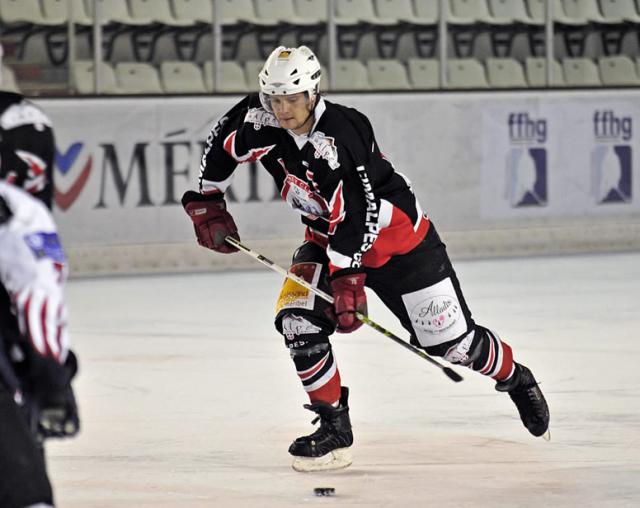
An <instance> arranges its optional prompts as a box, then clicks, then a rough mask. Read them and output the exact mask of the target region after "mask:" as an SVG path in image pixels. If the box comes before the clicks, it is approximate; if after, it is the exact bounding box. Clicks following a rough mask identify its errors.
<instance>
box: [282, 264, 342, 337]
mask: <svg viewBox="0 0 640 508" xmlns="http://www.w3.org/2000/svg"><path fill="white" fill-rule="evenodd" d="M289 271H290V272H291V273H294V274H296V275H297V276H299V277H301V278H303V279H304V280H306V281H307V282H309V283H310V284H313V285H314V286H318V287H320V289H322V290H323V291H327V292H328V291H330V289H329V288H328V287H327V286H326V284H325V281H324V278H325V276H324V275H323V265H322V264H321V263H316V262H311V261H309V262H303V263H295V264H293V265H292V266H291V268H290V269H289ZM330 308H331V304H329V303H328V302H325V301H324V300H323V299H321V298H320V297H318V296H316V295H315V294H314V293H312V292H311V291H310V290H308V289H306V288H303V287H302V286H300V285H299V284H298V283H296V282H295V281H293V280H291V279H286V280H285V281H284V284H283V285H282V289H281V291H280V296H279V297H278V303H277V304H276V319H275V326H276V329H277V330H278V332H280V333H281V334H283V335H284V336H285V339H286V340H288V341H293V340H294V337H295V336H306V338H307V339H308V338H309V336H311V335H314V334H315V335H320V334H322V335H325V336H326V335H330V334H332V333H333V332H334V330H335V323H334V322H333V320H332V318H331V317H330V314H329V313H328V311H329V309H330Z"/></svg>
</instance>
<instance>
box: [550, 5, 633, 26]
mask: <svg viewBox="0 0 640 508" xmlns="http://www.w3.org/2000/svg"><path fill="white" fill-rule="evenodd" d="M562 7H563V9H564V14H565V15H566V16H567V17H569V18H571V19H579V20H586V21H587V22H589V23H619V22H621V21H622V19H607V18H605V17H604V16H603V15H602V13H601V12H600V7H598V0H562Z"/></svg>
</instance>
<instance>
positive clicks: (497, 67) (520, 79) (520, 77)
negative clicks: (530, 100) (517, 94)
mask: <svg viewBox="0 0 640 508" xmlns="http://www.w3.org/2000/svg"><path fill="white" fill-rule="evenodd" d="M487 76H488V78H489V84H490V85H491V86H492V87H494V88H524V87H526V86H527V85H528V83H527V80H526V79H525V77H524V70H523V69H522V65H521V64H520V62H518V61H517V60H516V59H515V58H487Z"/></svg>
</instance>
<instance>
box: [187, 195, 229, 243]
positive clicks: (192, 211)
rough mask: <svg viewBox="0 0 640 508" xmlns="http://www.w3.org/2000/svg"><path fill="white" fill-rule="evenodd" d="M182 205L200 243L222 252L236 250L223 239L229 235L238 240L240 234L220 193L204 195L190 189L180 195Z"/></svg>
mask: <svg viewBox="0 0 640 508" xmlns="http://www.w3.org/2000/svg"><path fill="white" fill-rule="evenodd" d="M182 206H183V207H184V209H185V211H186V212H187V214H189V217H190V218H191V220H192V221H193V226H194V228H195V231H196V238H197V239H198V243H199V244H200V245H202V246H203V247H206V248H207V249H212V250H215V251H217V252H222V253H224V254H230V253H232V252H237V251H238V249H237V248H235V247H233V246H232V245H229V244H228V243H227V242H225V240H224V239H225V238H226V237H227V236H231V237H232V238H235V239H236V240H238V241H239V240H240V236H239V235H238V228H237V226H236V223H235V222H234V221H233V217H231V214H230V213H229V212H227V204H226V203H225V200H224V196H223V195H222V193H220V194H209V195H204V194H200V193H198V192H195V191H191V190H190V191H187V192H185V193H184V196H182Z"/></svg>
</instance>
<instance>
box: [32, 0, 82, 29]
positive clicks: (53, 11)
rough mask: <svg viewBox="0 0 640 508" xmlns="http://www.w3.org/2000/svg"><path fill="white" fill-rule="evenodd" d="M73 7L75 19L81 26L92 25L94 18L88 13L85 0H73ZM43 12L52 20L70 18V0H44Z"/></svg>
mask: <svg viewBox="0 0 640 508" xmlns="http://www.w3.org/2000/svg"><path fill="white" fill-rule="evenodd" d="M71 1H72V7H73V21H74V23H76V24H77V25H80V26H91V25H93V20H92V19H91V18H90V17H89V15H88V14H87V9H86V6H85V3H84V0H71ZM42 13H43V15H44V16H45V18H47V19H50V20H56V21H59V20H61V21H62V22H63V23H66V22H67V21H68V20H69V0H42Z"/></svg>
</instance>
